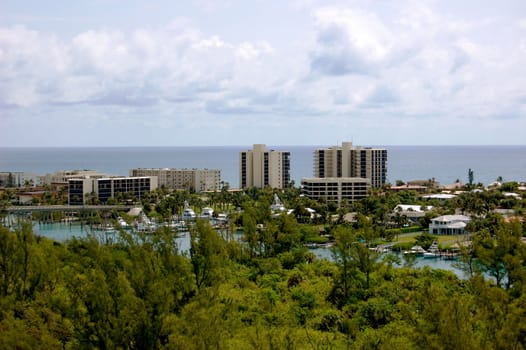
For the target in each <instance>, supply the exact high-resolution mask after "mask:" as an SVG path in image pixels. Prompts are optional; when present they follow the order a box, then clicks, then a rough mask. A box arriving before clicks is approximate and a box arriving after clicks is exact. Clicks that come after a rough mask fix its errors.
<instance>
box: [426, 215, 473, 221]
mask: <svg viewBox="0 0 526 350" xmlns="http://www.w3.org/2000/svg"><path fill="white" fill-rule="evenodd" d="M470 220H471V218H470V217H469V216H466V215H442V216H439V217H436V218H434V219H433V221H442V222H468V221H470Z"/></svg>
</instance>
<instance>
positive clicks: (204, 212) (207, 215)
mask: <svg viewBox="0 0 526 350" xmlns="http://www.w3.org/2000/svg"><path fill="white" fill-rule="evenodd" d="M213 215H214V209H212V208H210V207H204V208H203V209H201V215H199V218H200V219H206V220H210V219H211V218H212V217H213Z"/></svg>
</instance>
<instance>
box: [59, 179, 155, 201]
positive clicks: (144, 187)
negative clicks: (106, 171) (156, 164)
mask: <svg viewBox="0 0 526 350" xmlns="http://www.w3.org/2000/svg"><path fill="white" fill-rule="evenodd" d="M68 183H69V186H68V202H69V204H70V205H83V204H86V203H87V202H89V201H91V200H95V199H96V200H97V201H99V202H101V203H106V202H107V201H108V200H109V199H110V198H115V196H116V195H117V194H119V193H122V194H123V195H124V194H130V195H133V196H134V197H135V198H137V199H141V198H142V197H143V196H144V194H145V193H146V192H150V191H153V190H155V189H156V188H157V187H158V186H157V177H155V176H140V177H109V178H90V177H85V178H77V179H69V181H68Z"/></svg>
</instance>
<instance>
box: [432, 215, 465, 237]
mask: <svg viewBox="0 0 526 350" xmlns="http://www.w3.org/2000/svg"><path fill="white" fill-rule="evenodd" d="M470 220H471V218H470V217H469V216H466V215H443V216H439V217H436V218H434V219H431V223H430V224H429V233H431V234H434V235H462V234H464V233H465V228H466V225H467V223H468V222H469V221H470Z"/></svg>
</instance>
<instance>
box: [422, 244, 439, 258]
mask: <svg viewBox="0 0 526 350" xmlns="http://www.w3.org/2000/svg"><path fill="white" fill-rule="evenodd" d="M439 256H440V251H439V250H438V243H437V241H434V242H433V244H431V246H430V247H429V249H428V250H427V252H425V253H424V258H428V259H430V258H438V257H439Z"/></svg>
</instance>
